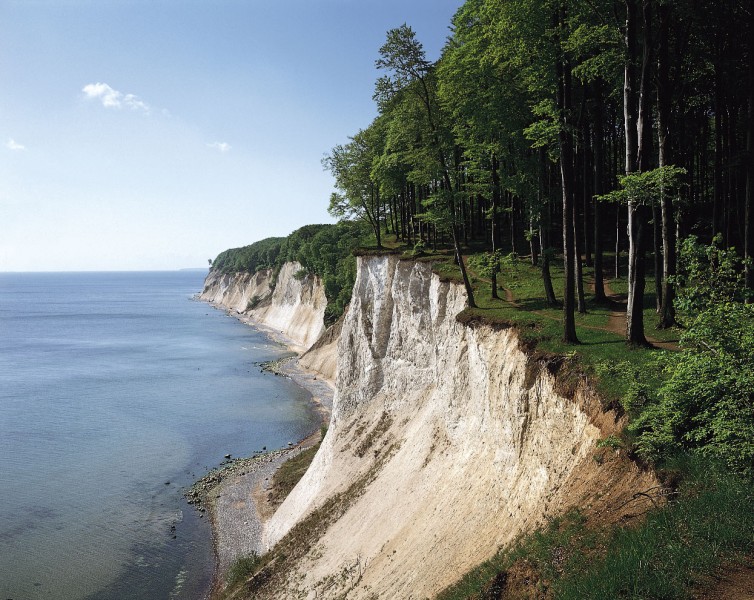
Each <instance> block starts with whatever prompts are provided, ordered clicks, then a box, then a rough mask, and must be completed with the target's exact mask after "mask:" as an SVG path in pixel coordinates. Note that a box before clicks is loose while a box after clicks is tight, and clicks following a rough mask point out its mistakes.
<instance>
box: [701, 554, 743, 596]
mask: <svg viewBox="0 0 754 600" xmlns="http://www.w3.org/2000/svg"><path fill="white" fill-rule="evenodd" d="M715 579H716V580H717V581H716V582H715V583H714V584H713V585H712V586H711V587H710V588H709V589H707V590H704V591H702V592H699V593H698V594H695V595H694V598H696V599H697V600H752V599H754V559H752V558H751V557H749V558H748V560H747V561H746V562H745V563H744V564H743V565H736V566H731V567H726V568H724V569H722V570H721V571H720V572H719V573H718V574H717V576H716V578H715Z"/></svg>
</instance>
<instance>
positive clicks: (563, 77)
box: [556, 7, 579, 344]
mask: <svg viewBox="0 0 754 600" xmlns="http://www.w3.org/2000/svg"><path fill="white" fill-rule="evenodd" d="M564 12H565V11H564V10H563V8H562V7H561V14H560V15H559V17H560V18H559V19H558V23H559V25H560V26H561V27H562V26H563V23H564V21H565V14H564ZM556 70H557V76H558V77H557V80H558V89H557V103H558V109H559V111H560V114H561V115H562V116H561V119H562V122H561V123H560V127H559V128H558V141H559V143H560V183H561V187H562V195H563V270H564V275H565V283H564V290H563V341H564V342H566V343H571V344H577V343H578V342H579V339H578V337H577V336H576V320H575V315H574V309H575V298H574V292H575V290H574V284H575V277H574V275H575V273H574V265H575V262H574V261H575V260H576V244H575V237H574V233H573V223H574V221H573V197H574V194H573V186H574V178H573V140H572V138H571V131H570V129H571V123H570V120H571V117H570V111H571V67H570V65H569V64H567V63H565V61H564V60H563V58H562V57H560V56H559V57H558V58H557V59H556Z"/></svg>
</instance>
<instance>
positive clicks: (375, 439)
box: [227, 257, 651, 599]
mask: <svg viewBox="0 0 754 600" xmlns="http://www.w3.org/2000/svg"><path fill="white" fill-rule="evenodd" d="M247 285H249V284H247ZM232 288H233V286H232V285H231V284H230V283H229V284H228V286H227V289H228V290H229V291H228V297H229V298H233V301H234V302H239V303H240V304H243V303H244V302H245V301H246V299H245V297H242V295H239V292H237V291H234V290H232ZM464 304H465V295H464V292H463V288H462V287H461V286H457V285H455V284H452V283H447V282H442V281H440V279H439V278H438V276H437V275H436V274H433V273H432V271H431V268H430V267H429V266H428V265H426V264H421V263H414V262H408V261H400V260H398V259H397V258H396V257H369V258H360V259H359V265H358V275H357V280H356V284H355V288H354V294H353V299H352V302H351V305H350V307H349V310H348V312H347V314H346V315H345V318H344V321H343V324H342V332H341V334H340V338H339V342H338V365H337V373H338V375H337V381H336V395H335V400H334V406H333V413H332V420H331V425H330V428H329V430H328V432H327V435H326V437H325V440H324V441H323V444H322V446H321V448H320V450H319V452H318V454H317V456H316V457H315V459H314V462H313V463H312V465H311V467H310V468H309V470H308V472H307V473H306V475H305V476H304V478H303V479H302V480H301V481H300V482H299V484H298V485H297V486H296V488H295V489H294V490H293V492H292V493H291V494H290V496H289V497H288V498H287V499H286V501H285V502H284V503H283V505H282V506H281V507H280V509H279V510H278V512H277V513H276V514H275V515H274V516H273V517H272V519H271V520H270V521H269V522H268V524H267V527H266V532H265V535H266V543H267V545H268V547H271V546H272V545H274V544H275V543H276V542H278V541H279V540H281V538H283V537H284V536H285V535H286V533H288V532H289V531H291V529H292V528H293V527H294V526H295V525H296V524H299V523H302V522H304V521H306V518H307V516H308V515H311V514H312V511H313V510H314V509H316V508H318V507H322V506H324V505H325V503H326V502H327V501H328V500H331V499H332V498H334V497H336V495H337V494H340V501H339V503H338V504H337V506H338V507H339V508H338V510H337V514H331V515H330V516H329V517H325V520H324V522H325V527H324V528H323V529H324V531H322V532H321V536H320V537H319V538H318V540H317V541H316V542H315V543H314V544H313V545H312V547H311V548H310V549H309V551H308V552H307V553H306V554H305V555H304V556H303V557H302V558H299V559H298V560H297V561H296V563H295V564H294V565H293V567H292V568H291V569H290V570H289V572H288V573H289V574H288V577H287V581H286V582H285V584H284V585H283V586H282V588H280V587H276V590H275V591H274V592H271V595H270V597H275V598H289V597H291V598H293V597H296V598H298V597H302V598H307V597H312V598H313V597H316V598H334V597H341V596H342V595H343V594H346V596H343V597H348V598H349V599H350V598H386V599H387V598H426V597H431V596H432V595H433V594H435V593H437V592H438V591H440V590H441V589H443V588H444V587H445V586H447V585H449V584H451V583H452V582H454V581H455V580H456V579H458V578H459V577H460V576H461V575H462V574H463V573H464V572H465V571H467V570H468V569H470V568H471V567H473V566H475V565H477V564H478V563H480V562H482V561H483V560H486V559H487V558H489V557H490V556H491V555H492V554H494V553H495V551H496V550H497V549H498V548H499V547H501V546H503V545H506V544H508V543H510V542H511V541H512V540H514V539H515V538H516V536H517V535H519V534H520V533H521V532H523V531H526V530H529V529H531V528H532V527H534V526H536V525H538V524H541V523H542V522H543V520H544V519H546V518H547V517H548V516H551V515H554V514H557V513H560V512H562V511H563V510H565V509H567V508H568V507H570V506H591V507H592V509H593V510H596V511H600V510H602V511H609V510H610V509H611V506H617V505H619V504H620V502H619V500H620V497H621V494H622V493H623V494H625V493H626V490H629V489H630V490H636V489H641V488H640V486H642V485H645V486H646V487H649V485H651V482H650V481H649V477H648V476H647V475H644V474H642V473H640V472H639V471H638V469H636V468H635V467H634V466H633V465H632V464H631V463H630V462H628V461H625V460H623V459H622V458H620V457H618V458H615V457H613V456H610V457H608V462H611V464H612V466H610V465H607V464H606V463H604V462H603V461H595V460H594V455H595V453H596V452H597V450H596V448H595V443H596V441H597V440H598V439H599V438H601V437H604V436H605V435H607V434H609V433H612V432H613V431H615V429H616V428H617V424H616V419H615V415H613V414H611V413H605V412H603V411H602V409H601V407H600V404H599V400H598V399H597V398H596V397H595V396H594V395H593V394H592V393H591V392H590V390H589V388H588V386H587V385H585V384H582V385H580V386H579V387H578V390H577V391H576V392H575V395H574V396H573V397H570V398H566V397H564V395H562V394H560V393H559V392H558V391H557V389H556V388H557V387H558V386H557V379H556V376H555V375H553V374H552V373H551V370H552V369H548V368H546V367H545V366H543V365H542V364H540V363H537V362H536V361H534V359H532V358H531V357H530V356H528V355H527V354H526V353H525V352H523V351H522V350H521V349H520V347H519V343H518V338H517V334H516V332H515V330H513V329H504V328H502V329H501V328H497V329H493V328H492V327H490V326H488V325H483V324H474V323H471V324H462V323H459V322H458V320H457V319H456V315H457V314H458V313H459V312H460V311H461V310H463V308H464ZM613 463H614V464H613ZM328 506H329V505H328Z"/></svg>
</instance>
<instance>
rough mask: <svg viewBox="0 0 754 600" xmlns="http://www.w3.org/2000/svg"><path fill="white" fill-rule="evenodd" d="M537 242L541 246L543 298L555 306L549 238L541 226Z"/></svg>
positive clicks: (556, 300)
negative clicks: (538, 241)
mask: <svg viewBox="0 0 754 600" xmlns="http://www.w3.org/2000/svg"><path fill="white" fill-rule="evenodd" d="M539 240H540V243H541V244H542V283H544V286H545V298H546V299H547V304H549V305H550V306H556V305H557V304H558V299H557V298H556V297H555V290H554V289H553V287H552V276H551V275H550V249H549V243H548V242H549V236H548V235H547V234H546V233H545V231H544V229H543V227H542V226H541V225H540V226H539ZM546 240H547V241H546Z"/></svg>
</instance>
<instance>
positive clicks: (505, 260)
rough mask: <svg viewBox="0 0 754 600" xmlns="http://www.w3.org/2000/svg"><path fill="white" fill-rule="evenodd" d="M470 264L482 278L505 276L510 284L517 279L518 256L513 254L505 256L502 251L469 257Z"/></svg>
mask: <svg viewBox="0 0 754 600" xmlns="http://www.w3.org/2000/svg"><path fill="white" fill-rule="evenodd" d="M469 264H470V265H471V267H472V268H473V269H474V271H476V272H477V273H479V274H480V275H481V276H482V277H492V276H493V275H497V274H503V275H504V276H505V277H506V279H508V280H509V282H512V281H515V279H516V278H517V275H518V272H519V269H518V266H519V265H518V256H516V254H514V253H513V252H510V253H508V254H503V252H502V251H500V250H495V252H483V253H481V254H474V255H473V256H470V257H469Z"/></svg>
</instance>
